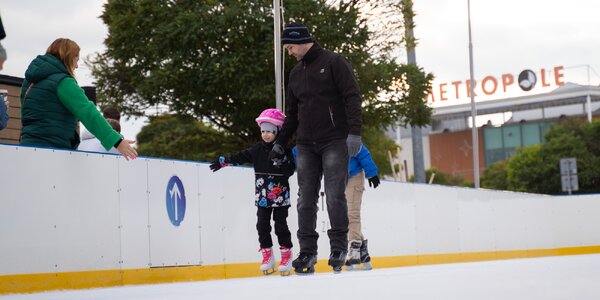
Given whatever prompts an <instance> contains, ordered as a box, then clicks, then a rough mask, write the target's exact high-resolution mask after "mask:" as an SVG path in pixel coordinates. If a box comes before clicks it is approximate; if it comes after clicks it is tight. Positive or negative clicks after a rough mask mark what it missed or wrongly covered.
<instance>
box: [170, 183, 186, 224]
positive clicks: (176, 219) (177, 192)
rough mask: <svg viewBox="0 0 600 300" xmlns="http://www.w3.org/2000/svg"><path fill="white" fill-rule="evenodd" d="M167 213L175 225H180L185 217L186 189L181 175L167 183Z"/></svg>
mask: <svg viewBox="0 0 600 300" xmlns="http://www.w3.org/2000/svg"><path fill="white" fill-rule="evenodd" d="M167 213H168V214H169V219H170V220H171V223H172V224H173V225H175V226H179V224H181V221H183V217H185V189H184V188H183V183H181V180H180V179H179V177H177V176H175V175H173V177H171V179H169V183H168V184H167Z"/></svg>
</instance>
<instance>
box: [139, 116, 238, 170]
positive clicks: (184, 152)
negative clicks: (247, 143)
mask: <svg viewBox="0 0 600 300" xmlns="http://www.w3.org/2000/svg"><path fill="white" fill-rule="evenodd" d="M232 140H235V139H234V138H233V139H232V138H231V137H228V136H226V135H225V134H224V133H222V132H219V131H217V130H215V129H213V128H210V127H207V126H206V125H204V124H202V122H199V121H197V120H196V119H194V118H192V117H189V116H178V115H163V116H159V117H151V118H150V123H149V124H148V125H147V126H144V127H143V128H142V131H141V132H140V133H139V134H138V135H137V142H138V147H137V151H138V153H139V154H140V155H145V156H152V157H163V158H174V159H183V160H195V161H212V160H213V159H215V157H217V156H219V155H226V154H229V153H232V152H236V151H239V150H242V149H241V148H240V146H239V144H235V143H232V142H230V141H232Z"/></svg>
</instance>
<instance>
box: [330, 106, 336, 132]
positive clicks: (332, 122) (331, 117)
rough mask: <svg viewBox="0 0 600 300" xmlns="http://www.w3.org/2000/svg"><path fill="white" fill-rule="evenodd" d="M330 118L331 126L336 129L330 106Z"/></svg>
mask: <svg viewBox="0 0 600 300" xmlns="http://www.w3.org/2000/svg"><path fill="white" fill-rule="evenodd" d="M329 118H330V119H331V124H332V125H333V127H335V121H333V110H332V109H331V105H329Z"/></svg>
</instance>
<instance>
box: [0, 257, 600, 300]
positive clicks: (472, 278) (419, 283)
mask: <svg viewBox="0 0 600 300" xmlns="http://www.w3.org/2000/svg"><path fill="white" fill-rule="evenodd" d="M375 267H377V266H376V265H375ZM257 273H258V271H257ZM0 299H11V300H24V299H36V300H51V299H52V300H54V299H60V300H69V299H77V300H82V299H94V300H101V299H106V300H109V299H110V300H115V299H122V300H138V299H139V300H158V299H176V300H187V299H206V300H216V299H231V300H248V299H282V300H288V299H311V300H312V299H327V300H334V299H366V300H374V299H436V300H438V299H443V300H454V299H456V300H458V299H460V300H465V299H477V300H495V299H498V300H515V299H527V300H532V299H544V300H545V299H577V300H587V299H589V300H598V299H600V254H594V255H574V256H561V257H545V258H532V259H513V260H501V261H487V262H475V263H456V264H443V265H429V266H415V267H402V268H390V269H374V270H372V271H355V272H342V273H341V274H333V273H317V274H315V275H312V276H296V275H292V276H288V277H281V276H278V275H276V274H273V275H270V276H264V277H257V278H246V279H228V280H212V281H199V282H187V283H174V284H155V285H138V286H125V287H114V288H102V289H89V290H74V291H56V292H45V293H37V294H28V295H4V296H0Z"/></svg>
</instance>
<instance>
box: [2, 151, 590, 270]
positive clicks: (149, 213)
mask: <svg viewBox="0 0 600 300" xmlns="http://www.w3.org/2000/svg"><path fill="white" fill-rule="evenodd" d="M0 166H1V168H2V172H1V174H2V175H0V176H1V178H0V195H1V196H0V197H1V200H0V204H1V207H2V208H1V209H0V243H1V247H0V275H16V274H39V273H55V272H77V271H94V270H119V269H122V270H129V269H144V268H149V267H171V266H198V265H202V266H209V265H223V264H234V263H257V262H258V261H259V257H260V255H259V254H258V253H257V249H258V248H259V245H258V241H257V239H258V237H257V233H256V208H255V206H254V185H253V184H254V174H253V170H252V169H251V168H245V167H229V168H225V169H222V170H220V171H219V172H216V173H212V172H211V171H210V170H209V168H208V165H207V164H205V163H196V162H186V161H174V160H162V159H150V158H138V159H137V160H134V161H125V160H124V159H123V158H122V157H119V156H115V155H108V154H107V155H102V154H96V153H85V152H77V151H62V150H52V149H39V148H30V147H18V146H13V145H0ZM290 183H291V192H292V195H293V197H292V203H293V206H292V208H291V209H290V216H289V218H288V224H289V226H290V229H291V231H292V236H293V243H294V245H295V247H294V250H295V251H296V253H297V251H298V250H297V249H298V247H297V246H298V242H297V239H296V237H295V232H296V229H297V215H296V211H295V204H296V201H297V197H296V194H297V190H298V189H297V183H296V177H295V176H294V177H292V178H291V179H290ZM183 198H185V200H183ZM324 202H325V201H324V199H323V197H321V198H320V199H319V211H318V220H317V231H318V233H319V235H320V239H319V250H320V253H319V258H320V259H324V258H327V256H328V254H329V239H328V238H327V232H326V231H327V229H329V222H328V218H327V213H326V211H327V210H326V207H325V206H324ZM362 215H363V231H364V234H365V237H366V238H367V239H369V241H370V243H369V247H370V252H371V255H372V256H373V257H398V256H415V255H417V256H418V255H429V254H453V253H454V254H459V253H470V252H495V251H512V250H535V249H556V248H564V247H582V246H598V245H600V218H598V217H597V216H598V215H600V195H586V196H568V197H567V196H562V197H553V196H544V195H533V194H524V193H512V192H499V191H489V190H474V189H467V188H454V187H444V186H437V185H424V184H409V183H395V182H387V181H384V182H382V184H381V186H380V187H379V188H377V189H375V190H374V189H371V188H368V187H367V190H366V191H365V194H364V199H363V210H362ZM273 242H274V248H277V246H278V245H277V238H276V237H275V235H274V234H273ZM275 252H276V254H277V255H278V251H277V250H276V251H275Z"/></svg>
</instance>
